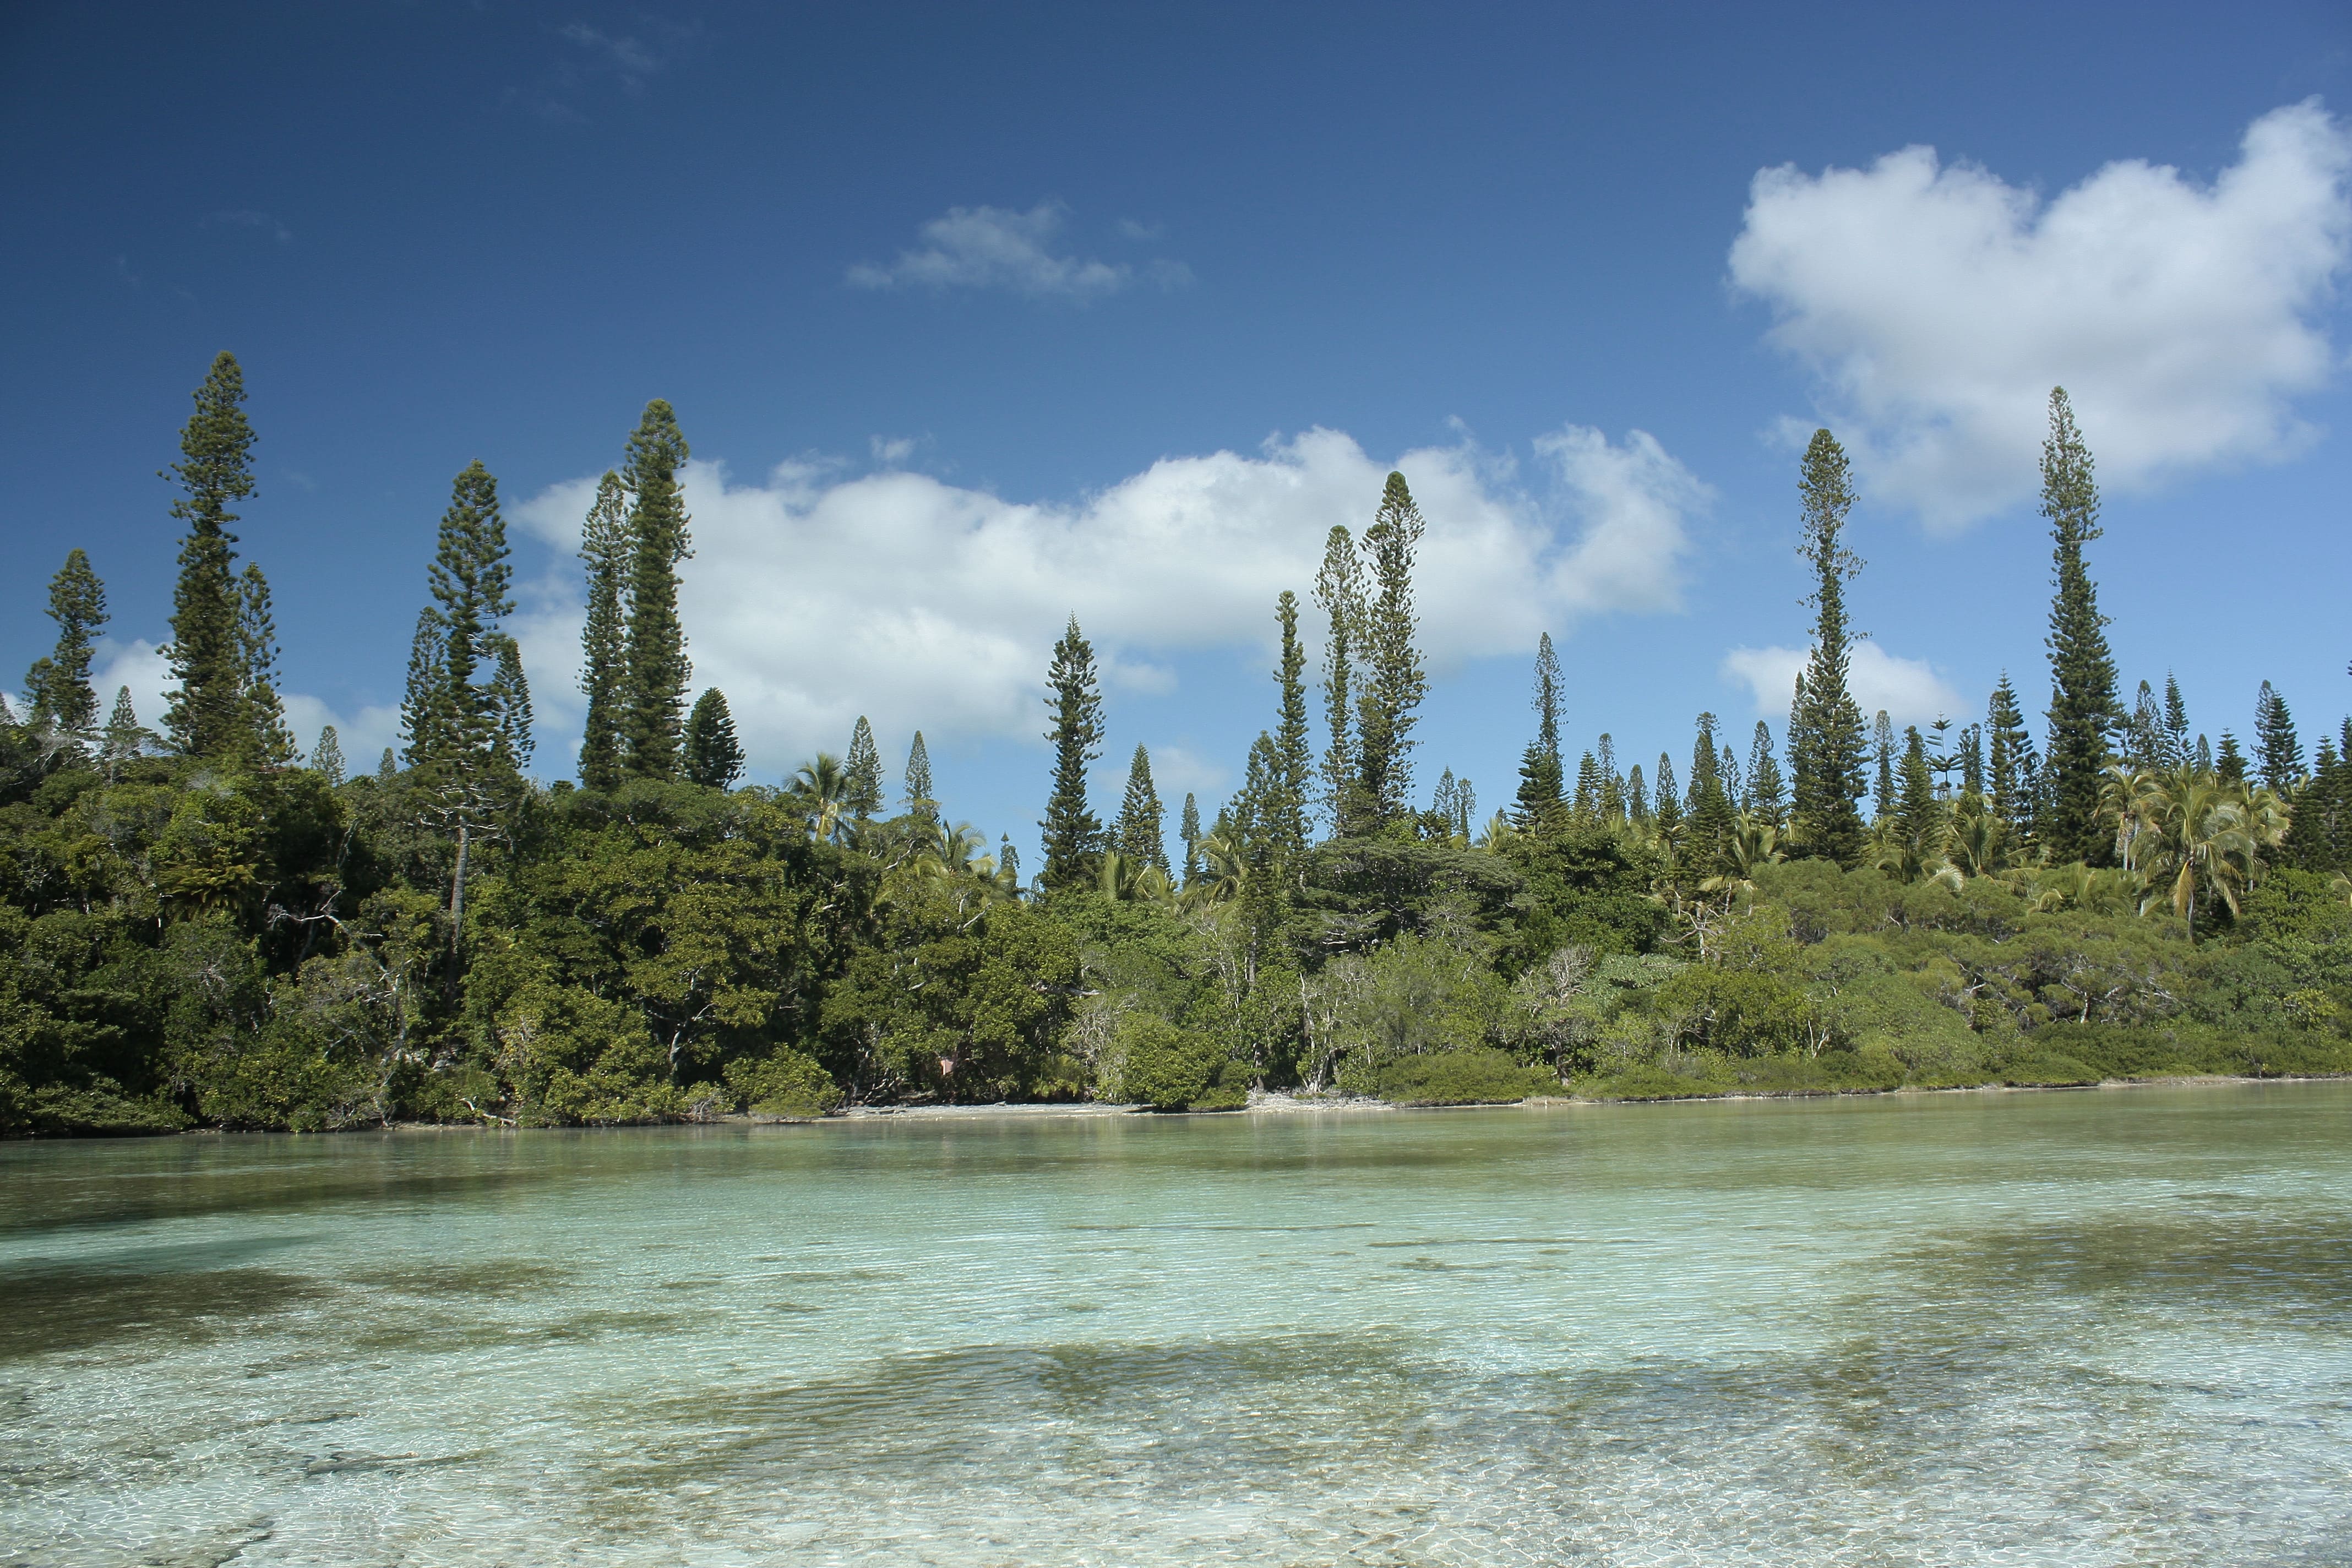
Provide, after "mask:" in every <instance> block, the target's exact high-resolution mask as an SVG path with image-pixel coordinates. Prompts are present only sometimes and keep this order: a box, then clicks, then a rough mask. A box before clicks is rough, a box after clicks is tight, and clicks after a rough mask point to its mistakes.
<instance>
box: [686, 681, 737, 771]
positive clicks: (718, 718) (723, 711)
mask: <svg viewBox="0 0 2352 1568" xmlns="http://www.w3.org/2000/svg"><path fill="white" fill-rule="evenodd" d="M684 760H685V763H686V777H687V782H688V783H689V784H700V785H701V786H702V787H703V788H705V789H732V788H734V787H735V781H736V780H737V779H739V778H741V777H742V776H743V747H742V744H741V742H739V741H737V740H736V738H735V718H734V715H733V714H731V713H730V712H728V710H727V694H726V693H725V692H723V691H721V690H719V688H717V687H715V686H713V687H710V688H709V689H706V690H705V691H704V692H703V694H702V695H701V696H699V697H698V698H696V699H695V700H694V711H693V712H691V713H689V714H688V715H687V720H686V752H685V759H684Z"/></svg>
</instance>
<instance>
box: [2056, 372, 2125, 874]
mask: <svg viewBox="0 0 2352 1568" xmlns="http://www.w3.org/2000/svg"><path fill="white" fill-rule="evenodd" d="M2042 516H2044V517H2046V518H2048V519H2049V520H2050V531H2051V538H2052V542H2053V548H2052V555H2053V564H2054V566H2055V572H2054V582H2055V593H2054V595H2053V598H2052V600H2051V605H2050V636H2049V637H2048V639H2047V645H2046V646H2047V647H2049V649H2050V676H2051V690H2050V712H2049V721H2050V745H2049V752H2048V761H2047V763H2046V764H2045V767H2046V773H2047V777H2046V778H2045V781H2044V784H2043V789H2044V791H2045V793H2046V806H2047V810H2046V813H2045V814H2044V815H2043V816H2042V819H2041V820H2039V821H2038V822H2037V824H2036V830H2037V832H2038V833H2039V834H2040V836H2041V837H2042V841H2043V842H2044V843H2045V844H2047V845H2048V846H2049V847H2050V852H2051V854H2052V856H2053V857H2054V858H2057V859H2059V860H2081V861H2084V862H2085V863H2088V864H2094V865H2095V864H2103V863H2105V861H2106V860H2108V859H2111V858H2113V852H2114V848H2115V836H2114V834H2113V833H2111V832H2109V831H2108V829H2107V827H2106V826H2105V824H2104V823H2102V822H2101V821H2100V819H2099V789H2100V784H2101V780H2100V776H2099V775H2100V774H2101V773H2103V772H2104V771H2105V768H2106V765H2107V762H2108V759H2109V758H2110V757H2111V756H2112V755H2113V752H2111V751H2110V750H2109V748H2108V744H2107V737H2108V735H2109V733H2110V732H2111V731H2113V730H2114V728H2115V726H2116V722H2117V721H2118V720H2119V719H2120V718H2121V716H2122V715H2121V712H2120V710H2119V708H2118V706H2117V704H2116V661H2115V658H2114V656H2113V655H2112V654H2110V653H2109V652H2108V650H2107V632H2106V626H2107V620H2106V617H2105V616H2102V615H2100V614H2099V602H2098V591H2097V589H2096V588H2095V586H2094V585H2093V584H2092V582H2091V573H2090V568H2089V567H2088V566H2087V565H2086V564H2085V563H2084V560H2083V547H2084V545H2085V544H2088V543H2090V542H2092V541H2093V540H2095V539H2096V538H2098V537H2099V532H2100V530H2099V488H2098V484H2097V481H2096V480H2095V478H2094V477H2093V474H2092V466H2091V452H2090V448H2089V447H2086V446H2085V445H2084V441H2083V434H2082V432H2081V431H2080V430H2079V429H2077V428H2076V427H2075V424H2074V405H2072V404H2071V403H2070V402H2069V401H2068V400H2067V397H2066V389H2065V388H2064V387H2063V386H2062V387H2053V388H2052V389H2051V393H2050V437H2049V439H2048V440H2046V441H2044V442H2043V443H2042Z"/></svg>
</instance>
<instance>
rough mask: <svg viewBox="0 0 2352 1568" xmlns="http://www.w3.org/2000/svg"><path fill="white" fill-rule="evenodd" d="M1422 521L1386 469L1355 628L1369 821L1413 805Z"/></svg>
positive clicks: (1360, 759)
mask: <svg viewBox="0 0 2352 1568" xmlns="http://www.w3.org/2000/svg"><path fill="white" fill-rule="evenodd" d="M1422 531H1423V522H1422V518H1421V509H1420V508H1419V507H1417V506H1415V505H1414V504H1413V500H1412V490H1411V489H1408V488H1407V487H1406V485H1405V482H1404V476H1403V475H1402V474H1395V473H1392V474H1391V475H1390V476H1389V478H1388V485H1387V487H1386V489H1383V490H1382V492H1381V504H1380V508H1379V510H1377V511H1375V512H1374V513H1373V514H1372V522H1371V526H1370V527H1369V528H1367V529H1365V530H1364V554H1365V556H1366V558H1367V560H1368V562H1369V563H1370V568H1371V584H1370V587H1371V590H1372V592H1371V594H1370V595H1369V597H1368V598H1367V599H1366V600H1365V602H1364V604H1363V606H1362V620H1361V625H1360V633H1359V635H1360V637H1361V638H1362V641H1363V664H1364V685H1363V690H1362V691H1361V692H1360V694H1359V695H1358V697H1357V699H1356V773H1357V778H1358V780H1359V782H1360V786H1361V789H1362V795H1363V802H1364V805H1365V807H1366V809H1367V810H1368V811H1369V812H1370V814H1371V815H1370V822H1371V823H1372V824H1373V825H1385V824H1388V823H1392V822H1396V821H1398V820H1400V819H1402V817H1403V816H1405V815H1406V813H1407V812H1408V811H1409V810H1410V809H1411V808H1410V806H1409V805H1408V804H1407V802H1408V799H1409V797H1410V796H1411V795H1412V748H1413V741H1412V731H1413V727H1414V726H1415V725H1416V724H1417V723H1418V722H1419V721H1420V720H1419V717H1418V715H1419V710H1420V708H1421V700H1422V697H1423V693H1424V692H1425V691H1426V690H1427V689H1428V684H1429V682H1428V677H1427V675H1426V673H1425V672H1424V671H1423V668H1422V659H1421V647H1420V644H1419V640H1418V639H1419V635H1420V620H1419V617H1418V616H1417V614H1416V612H1415V611H1414V608H1413V597H1412V568H1413V557H1414V554H1415V552H1417V551H1418V550H1419V548H1420V545H1421V536H1422Z"/></svg>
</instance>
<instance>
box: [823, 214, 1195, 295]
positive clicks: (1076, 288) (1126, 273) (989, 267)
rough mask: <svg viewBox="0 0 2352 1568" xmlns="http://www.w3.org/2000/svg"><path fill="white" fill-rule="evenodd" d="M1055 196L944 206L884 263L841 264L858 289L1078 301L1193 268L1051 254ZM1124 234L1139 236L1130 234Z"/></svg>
mask: <svg viewBox="0 0 2352 1568" xmlns="http://www.w3.org/2000/svg"><path fill="white" fill-rule="evenodd" d="M1068 216H1069V214H1068V209H1067V208H1066V207H1065V206H1063V205H1061V204H1060V203H1059V202H1040V203H1038V204H1037V205H1035V206H1034V207H1032V208H1030V209H1029V210H1028V211H1027V212H1025V213H1024V212H1015V211H1013V210H1012V209H1011V208H1008V207H989V206H979V207H950V208H949V209H948V210H947V213H946V215H945V216H941V217H935V218H933V219H931V221H930V222H929V223H927V224H925V225H923V226H922V228H921V230H920V231H919V237H920V240H921V243H920V244H919V245H918V246H916V247H914V248H913V249H911V250H902V251H900V252H899V253H898V259H897V260H896V261H893V262H890V263H888V264H887V265H880V264H877V263H873V262H864V261H861V262H859V263H858V264H857V265H856V266H855V267H852V268H850V269H849V272H848V281H849V283H850V284H851V286H852V287H855V288H859V289H906V288H924V289H940V290H944V289H1004V290H1006V291H1008V292H1011V293H1014V294H1020V295H1024V296H1025V297H1027V298H1029V299H1033V300H1044V299H1060V300H1079V301H1084V300H1095V299H1100V298H1102V297H1103V296H1105V295H1108V294H1116V293H1118V292H1119V291H1120V290H1121V289H1128V288H1130V287H1132V286H1133V285H1134V284H1135V283H1136V282H1137V281H1138V280H1139V279H1145V280H1149V281H1150V282H1152V283H1154V284H1156V285H1158V286H1159V287H1160V288H1162V289H1176V288H1181V287H1182V286H1183V285H1184V284H1186V283H1189V282H1191V281H1192V271H1191V269H1190V268H1187V267H1186V266H1185V265H1184V264H1183V263H1182V262H1181V261H1171V260H1166V259H1161V260H1155V261H1152V262H1150V263H1147V264H1146V265H1145V266H1144V268H1142V269H1141V271H1140V272H1139V271H1138V269H1137V268H1134V267H1133V266H1131V265H1129V264H1128V263H1126V262H1117V263H1113V262H1107V261H1098V260H1096V259H1093V258H1080V257H1077V256H1074V255H1056V254H1055V251H1054V248H1053V242H1054V240H1055V237H1056V236H1057V235H1058V234H1059V233H1060V232H1061V229H1062V226H1063V225H1064V223H1065V222H1066V219H1067V217H1068ZM1129 237H1139V236H1129Z"/></svg>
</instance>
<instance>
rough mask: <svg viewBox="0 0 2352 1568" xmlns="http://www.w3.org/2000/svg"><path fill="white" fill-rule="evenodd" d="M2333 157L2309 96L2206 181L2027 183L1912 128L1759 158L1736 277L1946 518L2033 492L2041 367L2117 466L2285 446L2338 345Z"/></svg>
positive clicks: (2338, 147) (2340, 262)
mask: <svg viewBox="0 0 2352 1568" xmlns="http://www.w3.org/2000/svg"><path fill="white" fill-rule="evenodd" d="M2347 171H2352V136H2347V132H2346V129H2345V127H2344V126H2342V125H2341V124H2339V123H2338V122H2337V121H2336V120H2334V119H2333V118H2331V117H2330V116H2329V115H2328V114H2327V113H2326V110H2323V109H2322V108H2321V107H2320V105H2319V103H2318V102H2317V101H2316V100H2312V101H2307V102H2305V103H2300V104H2294V105H2291V106H2289V107H2286V108H2284V109H2279V110H2273V111H2272V112H2271V113H2269V114H2266V115H2264V116H2263V117H2262V118H2261V119H2259V120H2257V121H2254V122H2253V124H2252V126H2250V127H2249V128H2248V129H2247V131H2246V133H2245V137H2244V140H2243V142H2242V146H2241V150H2240V154H2239V158H2238V161H2237V162H2236V163H2233V164H2231V166H2230V167H2229V168H2227V169H2225V170H2223V171H2222V172H2221V174H2220V176H2219V177H2218V178H2216V179H2215V180H2214V181H2213V182H2212V183H2211V184H2210V185H2206V184H2198V183H2196V182H2194V181H2192V180H2190V179H2189V178H2188V177H2186V176H2184V175H2183V174H2181V173H2180V171H2179V170H2178V169H2175V168H2172V167H2169V166H2168V165H2162V164H2151V163H2144V162H2141V161H2138V160H2130V161H2126V162H2120V163H2109V164H2107V165H2106V166H2105V167H2104V168H2102V169H2100V170H2098V171H2097V172H2096V173H2095V174H2092V175H2091V176H2090V177H2089V178H2087V179H2085V180H2084V181H2083V182H2082V183H2080V184H2076V185H2074V186H2073V187H2072V188H2070V189H2068V190H2066V191H2063V192H2062V193H2060V194H2059V195H2057V196H2055V197H2054V198H2052V199H2050V200H2048V201H2046V202H2045V201H2044V200H2042V197H2041V196H2040V195H2038V194H2037V193H2035V192H2033V191H2032V190H2028V189H2021V188H2019V187H2017V186H2014V185H2011V184H2007V183H2006V182H2004V181H2003V180H2001V179H2000V177H1999V176H1997V175H1995V174H1991V173H1990V172H1989V171H1987V170H1985V169H1982V168H1979V167H1976V166H1974V165H1972V164H1969V163H1953V164H1943V163H1939V162H1938V161H1937V155H1936V153H1935V150H1934V149H1932V148H1928V147H1908V148H1906V149H1904V150H1903V151H1902V152H1899V153H1889V154H1888V155H1886V156H1885V157H1883V158H1881V159H1879V160H1878V161H1877V162H1876V163H1874V164H1872V165H1871V166H1870V167H1869V168H1867V169H1837V168H1832V169H1829V170H1826V171H1824V172H1823V173H1822V174H1818V175H1812V174H1804V173H1802V172H1801V171H1800V170H1798V169H1796V168H1795V167H1793V166H1788V165H1784V166H1782V167H1780V168H1776V169H1766V170H1763V171H1762V172H1760V173H1759V174H1757V176H1756V179H1755V183H1754V185H1753V187H1752V189H1751V191H1750V196H1749V202H1748V212H1747V218H1746V223H1745V225H1744V226H1743V228H1742V229H1741V232H1740V234H1739V236H1738V239H1737V240H1736V241H1735V242H1734V243H1733V245H1732V247H1731V256H1730V274H1731V281H1732V283H1733V285H1734V286H1735V287H1736V288H1737V289H1740V290H1741V291H1743V292H1745V293H1747V294H1749V295H1752V296H1754V297H1756V298H1758V299H1760V300H1764V301H1765V302H1766V303H1767V304H1769V306H1770V308H1771V310H1772V312H1773V315H1774V318H1775V320H1774V323H1773V325H1772V327H1771V329H1770V331H1769V339H1770V341H1771V342H1773V343H1774V344H1776V345H1777V346H1778V347H1780V348H1781V349H1783V350H1785V351H1787V352H1788V353H1790V354H1791V355H1793V356H1795V357H1796V358H1797V359H1798V360H1799V361H1800V362H1801V363H1803V364H1805V365H1806V366H1808V367H1809V368H1810V369H1811V370H1812V371H1813V372H1814V373H1815V374H1817V375H1818V376H1819V377H1820V383H1821V388H1820V407H1819V413H1820V414H1821V416H1822V418H1823V420H1824V422H1826V423H1828V424H1830V425H1831V426H1832V427H1833V428H1835V429H1836V430H1837V432H1838V435H1839V437H1840V438H1841V439H1842V440H1843V441H1844V442H1845V443H1846V445H1847V447H1848V448H1849V449H1850V450H1851V451H1852V452H1853V454H1854V458H1855V461H1856V464H1857V466H1858V467H1859V468H1860V469H1861V471H1862V473H1863V476H1864V479H1865V481H1866V482H1867V483H1868V485H1869V486H1870V488H1871V489H1873V490H1874V492H1875V493H1876V494H1878V495H1879V496H1881V497H1883V498H1885V499H1886V500H1890V501H1894V502H1895V503H1897V504H1901V505H1906V506H1909V507H1912V508H1914V509H1916V510H1917V511H1918V512H1919V514H1920V515H1921V517H1922V518H1923V520H1925V521H1927V523H1928V525H1929V526H1931V527H1937V528H1951V527H1957V526H1958V525H1960V524H1963V523H1965V522H1967V521H1970V520H1971V519H1974V518H1977V517H1979V516H1982V515H1984V514H1985V513H1987V512H1990V511H1993V510H1999V509H2000V508H2002V507H2005V506H2008V505H2011V504H2013V503H2014V502H2016V501H2018V500H2021V498H2023V497H2025V496H2028V495H2030V494H2032V492H2033V491H2034V489H2036V487H2037V485H2038V482H2039V481H2038V471H2037V468H2036V462H2037V458H2038V454H2039V451H2040V442H2041V439H2042V435H2043V430H2044V417H2045V416H2044V410H2045V402H2046V399H2047V398H2048V396H2049V393H2050V389H2051V387H2052V386H2053V385H2058V384H2063V385H2064V386H2065V387H2066V388H2067V389H2068V392H2069V393H2070V394H2071V395H2072V396H2073V398H2074V405H2075V409H2076V413H2077V416H2078V417H2079V418H2080V420H2081V422H2082V425H2083V429H2084V435H2085V436H2086V437H2087V438H2088V439H2089V441H2090V444H2091V447H2092V449H2093V451H2094V453H2095V456H2096V458H2097V459H2098V465H2099V472H2100V475H2101V477H2102V478H2103V479H2108V480H2111V481H2115V482H2116V483H2119V484H2122V485H2125V486H2140V485H2147V484H2150V483H2154V482H2158V481H2160V480H2162V479H2165V478H2167V477H2168V476H2170V475H2173V474H2176V473H2179V472H2183V471H2186V470H2189V469H2194V468H2201V467H2205V466H2208V465H2211V464H2216V463H2224V462H2231V461H2240V460H2250V459H2251V460H2263V459H2273V458H2280V457H2283V456H2286V455H2290V454H2292V453H2293V452H2294V451H2295V450H2297V449H2298V448H2299V447H2300V446H2301V445H2302V444H2303V443H2304V442H2305V441H2306V440H2307V439H2308V438H2309V434H2310V433H2309V432H2308V431H2307V429H2306V428H2305V426H2303V425H2302V424H2301V423H2300V422H2299V421H2298V420H2297V418H2296V416H2295V415H2294V407H2293V399H2294V397H2295V395H2298V394H2303V393H2307V392H2310V391H2312V390H2314V389H2315V388H2317V387H2319V386H2321V385H2322V384H2325V383H2326V380H2327V378H2328V376H2329V375H2330V374H2331V372H2332V371H2333V369H2334V367H2335V362H2336V356H2335V353H2334V350H2333V348H2332V346H2331V344H2330V342H2329V339H2328V329H2327V324H2326V320H2325V317H2324V314H2323V312H2324V310H2325V309H2326V306H2327V304H2328V303H2329V301H2330V300H2331V299H2332V296H2333V290H2334V284H2335V280H2336V278H2337V277H2338V275H2339V274H2340V273H2341V272H2342V271H2343V269H2344V268H2345V266H2346V263H2347V247H2352V202H2348V201H2347Z"/></svg>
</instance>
